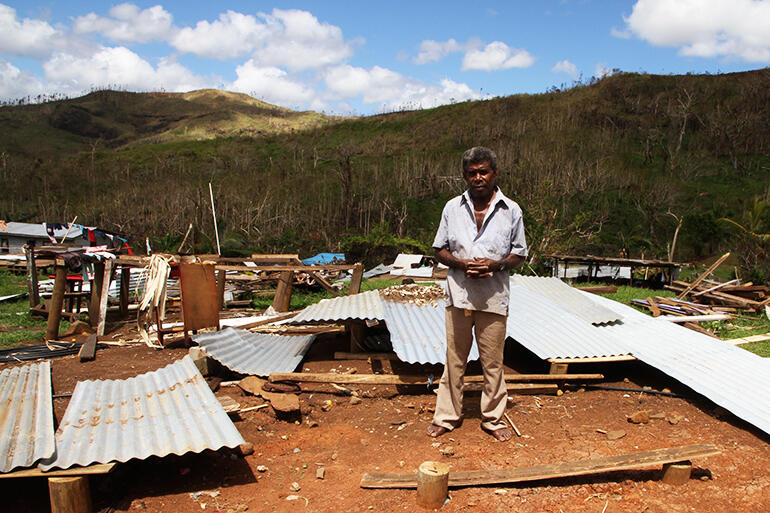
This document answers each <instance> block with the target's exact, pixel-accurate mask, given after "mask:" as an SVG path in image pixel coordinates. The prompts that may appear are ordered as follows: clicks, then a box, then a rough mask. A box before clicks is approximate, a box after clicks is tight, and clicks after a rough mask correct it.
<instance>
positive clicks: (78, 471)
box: [0, 462, 117, 479]
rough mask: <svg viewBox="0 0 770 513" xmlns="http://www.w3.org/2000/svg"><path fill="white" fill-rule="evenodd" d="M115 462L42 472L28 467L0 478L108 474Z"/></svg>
mask: <svg viewBox="0 0 770 513" xmlns="http://www.w3.org/2000/svg"><path fill="white" fill-rule="evenodd" d="M115 466H117V463H115V462H113V463H98V464H96V465H89V466H88V467H73V468H68V469H64V470H49V471H48V472H43V471H42V470H40V469H38V468H28V469H24V470H17V471H15V472H8V473H5V474H0V479H10V478H15V477H64V476H92V475H99V474H109V473H110V472H112V471H113V470H114V469H115Z"/></svg>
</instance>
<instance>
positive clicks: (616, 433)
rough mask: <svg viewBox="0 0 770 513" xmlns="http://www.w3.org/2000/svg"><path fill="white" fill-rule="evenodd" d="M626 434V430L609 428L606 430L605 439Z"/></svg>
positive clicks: (618, 437) (613, 438)
mask: <svg viewBox="0 0 770 513" xmlns="http://www.w3.org/2000/svg"><path fill="white" fill-rule="evenodd" d="M624 436H626V432H625V431H623V430H622V429H611V430H610V431H607V440H619V439H621V438H623V437H624Z"/></svg>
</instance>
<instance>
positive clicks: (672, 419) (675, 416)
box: [666, 413, 684, 426]
mask: <svg viewBox="0 0 770 513" xmlns="http://www.w3.org/2000/svg"><path fill="white" fill-rule="evenodd" d="M666 418H667V419H668V423H669V424H671V425H672V426H675V425H677V424H679V423H680V422H682V421H683V420H684V415H680V414H679V413H669V414H668V415H666Z"/></svg>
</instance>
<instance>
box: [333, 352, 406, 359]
mask: <svg viewBox="0 0 770 513" xmlns="http://www.w3.org/2000/svg"><path fill="white" fill-rule="evenodd" d="M369 358H371V359H372V360H398V359H399V358H398V355H397V354H396V353H348V352H344V351H337V352H336V353H334V359H335V360H368V359H369Z"/></svg>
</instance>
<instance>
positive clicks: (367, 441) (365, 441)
mask: <svg viewBox="0 0 770 513" xmlns="http://www.w3.org/2000/svg"><path fill="white" fill-rule="evenodd" d="M361 445H363V446H364V447H366V446H367V445H369V440H367V439H366V438H362V439H361Z"/></svg>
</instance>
